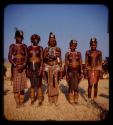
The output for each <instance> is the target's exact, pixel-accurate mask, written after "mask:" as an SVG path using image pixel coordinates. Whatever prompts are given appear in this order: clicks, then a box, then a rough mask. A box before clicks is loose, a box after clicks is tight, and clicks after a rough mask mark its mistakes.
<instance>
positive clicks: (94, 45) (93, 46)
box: [90, 43, 97, 51]
mask: <svg viewBox="0 0 113 125" xmlns="http://www.w3.org/2000/svg"><path fill="white" fill-rule="evenodd" d="M90 47H91V50H93V51H94V50H96V48H97V44H96V43H93V44H91V45H90Z"/></svg>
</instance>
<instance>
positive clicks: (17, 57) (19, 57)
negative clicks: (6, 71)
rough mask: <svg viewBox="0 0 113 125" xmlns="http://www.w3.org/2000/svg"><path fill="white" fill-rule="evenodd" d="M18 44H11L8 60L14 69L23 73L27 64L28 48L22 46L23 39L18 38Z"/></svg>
mask: <svg viewBox="0 0 113 125" xmlns="http://www.w3.org/2000/svg"><path fill="white" fill-rule="evenodd" d="M15 39H16V44H11V45H10V48H9V54H8V58H9V61H10V62H11V64H12V65H13V67H16V68H17V69H18V71H19V72H22V70H23V69H24V67H25V66H26V63H27V46H26V45H25V44H22V40H23V39H22V38H21V37H19V36H18V37H16V38H15Z"/></svg>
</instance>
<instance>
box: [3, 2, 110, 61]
mask: <svg viewBox="0 0 113 125" xmlns="http://www.w3.org/2000/svg"><path fill="white" fill-rule="evenodd" d="M108 13H109V10H108V8H107V7H106V6H105V5H100V4H10V5H8V6H6V7H5V8H4V41H3V43H4V58H8V52H9V46H10V44H12V43H15V39H14V35H15V27H17V28H18V29H19V30H22V31H23V32H24V40H23V43H25V44H26V45H27V46H29V45H31V42H30V37H31V35H33V34H38V35H40V37H41V41H40V43H39V45H40V46H42V47H43V48H45V47H47V42H48V37H49V33H50V32H53V33H54V34H55V36H56V41H57V46H58V47H60V48H61V52H62V59H63V60H64V58H65V53H66V52H67V51H68V48H69V42H70V41H71V40H73V39H74V40H77V42H78V46H77V51H80V52H81V54H82V60H83V61H84V59H85V52H86V50H88V49H90V46H89V41H90V39H91V38H93V37H96V38H97V41H98V46H97V49H99V50H101V51H102V58H103V59H105V57H108V56H109V33H108V18H109V17H108Z"/></svg>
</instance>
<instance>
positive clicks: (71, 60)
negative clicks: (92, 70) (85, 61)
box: [65, 43, 82, 69]
mask: <svg viewBox="0 0 113 125" xmlns="http://www.w3.org/2000/svg"><path fill="white" fill-rule="evenodd" d="M76 47H77V44H76V43H73V44H71V45H70V50H71V53H69V52H67V53H66V55H65V65H66V69H67V67H68V66H70V67H72V68H76V67H78V66H80V67H81V69H82V58H81V53H80V52H79V53H78V54H77V53H76Z"/></svg>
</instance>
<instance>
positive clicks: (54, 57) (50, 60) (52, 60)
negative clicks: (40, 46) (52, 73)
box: [44, 38, 62, 79]
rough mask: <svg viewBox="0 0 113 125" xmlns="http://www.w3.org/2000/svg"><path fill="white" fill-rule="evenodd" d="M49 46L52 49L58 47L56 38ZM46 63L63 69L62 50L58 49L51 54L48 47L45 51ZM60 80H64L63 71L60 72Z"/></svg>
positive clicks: (51, 39)
mask: <svg viewBox="0 0 113 125" xmlns="http://www.w3.org/2000/svg"><path fill="white" fill-rule="evenodd" d="M48 46H49V47H50V48H54V47H56V40H55V39H54V38H50V39H49V41H48ZM58 58H59V59H58ZM59 60H60V61H59ZM44 62H45V63H46V64H48V65H51V66H53V65H54V64H58V65H60V67H62V59H61V49H60V48H58V47H56V48H55V51H54V52H51V54H50V52H49V50H48V48H47V47H46V48H45V49H44ZM60 79H62V71H61V72H60Z"/></svg>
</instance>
